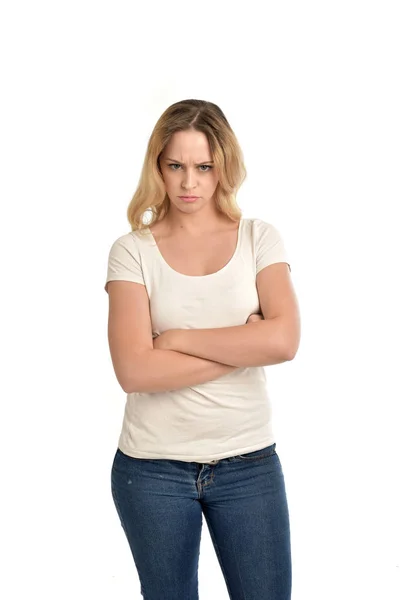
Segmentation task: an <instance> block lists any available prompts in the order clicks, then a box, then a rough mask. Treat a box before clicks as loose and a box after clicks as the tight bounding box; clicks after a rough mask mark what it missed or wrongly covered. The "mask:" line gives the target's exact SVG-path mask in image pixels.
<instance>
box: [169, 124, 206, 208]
mask: <svg viewBox="0 0 400 600" xmlns="http://www.w3.org/2000/svg"><path fill="white" fill-rule="evenodd" d="M160 168H161V172H162V176H163V179H164V184H165V191H166V193H167V194H168V197H169V199H170V201H171V204H173V205H174V206H175V207H176V208H177V209H178V210H180V211H183V212H186V213H187V212H197V211H198V210H201V209H202V208H204V207H205V206H207V205H208V206H209V205H210V203H212V202H213V194H214V192H215V189H216V187H217V184H218V175H217V172H216V171H217V169H216V167H215V166H214V164H213V162H212V155H211V151H210V146H209V143H208V140H207V137H206V135H205V134H204V133H203V132H201V131H193V130H188V131H178V132H176V133H174V134H173V135H172V137H171V139H170V141H169V143H168V144H167V146H166V147H165V149H164V151H163V152H162V154H161V156H160Z"/></svg>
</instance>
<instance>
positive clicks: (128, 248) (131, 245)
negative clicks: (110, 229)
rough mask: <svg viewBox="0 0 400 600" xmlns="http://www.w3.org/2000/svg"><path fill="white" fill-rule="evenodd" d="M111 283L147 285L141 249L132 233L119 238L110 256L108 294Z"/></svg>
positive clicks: (113, 245)
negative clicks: (131, 282) (121, 282)
mask: <svg viewBox="0 0 400 600" xmlns="http://www.w3.org/2000/svg"><path fill="white" fill-rule="evenodd" d="M109 281H133V282H134V283H141V284H143V285H145V282H144V279H143V271H142V266H141V259H140V254H139V249H138V247H137V244H136V241H135V239H134V237H133V235H132V234H131V233H127V234H125V235H123V236H121V237H119V238H118V239H117V240H115V242H114V243H113V244H112V246H111V249H110V252H109V255H108V268H107V279H106V283H105V286H104V289H105V291H106V292H108V290H107V284H108V282H109Z"/></svg>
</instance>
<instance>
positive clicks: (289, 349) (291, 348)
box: [284, 340, 299, 361]
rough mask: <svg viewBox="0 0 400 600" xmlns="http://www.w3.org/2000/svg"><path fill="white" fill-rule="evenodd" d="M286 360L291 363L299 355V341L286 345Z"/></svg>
mask: <svg viewBox="0 0 400 600" xmlns="http://www.w3.org/2000/svg"><path fill="white" fill-rule="evenodd" d="M284 348H285V351H284V360H285V361H290V360H293V359H294V358H295V356H296V354H297V350H298V349H299V340H295V341H294V342H293V343H291V344H288V343H286V344H285V345H284Z"/></svg>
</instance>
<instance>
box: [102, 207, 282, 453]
mask: <svg viewBox="0 0 400 600" xmlns="http://www.w3.org/2000/svg"><path fill="white" fill-rule="evenodd" d="M147 231H148V228H147ZM278 262H286V263H287V264H288V265H289V261H288V257H287V253H286V250H285V247H284V243H283V240H282V237H281V235H280V233H279V231H278V230H277V229H276V228H275V227H274V226H273V225H271V224H269V223H266V222H265V221H262V220H261V219H244V218H242V219H241V221H240V226H239V234H238V242H237V246H236V250H235V253H234V255H233V257H232V258H231V260H230V261H229V262H228V263H227V264H226V265H225V266H224V267H223V268H222V269H220V270H219V271H217V272H216V273H212V274H210V275H204V276H189V275H183V274H182V273H178V272H177V271H175V270H174V269H173V268H172V267H170V266H169V265H168V264H167V262H166V261H165V260H164V258H163V256H162V254H161V252H160V250H159V248H158V246H157V244H156V243H155V240H154V237H153V236H152V235H151V234H150V235H149V234H145V235H141V234H140V233H138V232H137V231H134V232H129V233H127V234H125V235H122V236H121V237H119V238H118V239H117V240H116V241H115V242H114V243H113V245H112V246H111V250H110V253H109V259H108V272H107V280H106V287H107V282H108V281H112V280H123V281H134V282H136V283H140V284H143V285H145V286H146V289H147V293H148V296H149V300H150V311H151V321H152V327H153V337H154V336H156V335H160V334H161V333H162V332H164V331H166V330H168V329H208V328H215V327H231V326H235V325H244V324H245V323H246V321H247V319H248V317H249V315H250V314H252V313H257V312H260V304H259V299H258V294H257V288H256V275H257V273H259V272H260V271H261V269H263V268H264V267H266V266H268V265H270V264H272V263H278ZM289 268H290V265H289ZM132 343H134V340H132ZM274 442H275V439H274V434H273V430H272V423H271V403H270V399H269V396H268V392H267V387H266V376H265V369H264V367H247V368H239V369H236V370H235V371H233V372H232V373H229V374H227V375H224V376H222V377H219V378H218V379H215V380H213V381H209V382H207V383H202V384H200V385H193V386H190V387H185V388H182V389H179V390H174V391H165V392H157V393H136V392H135V393H131V394H127V399H126V404H125V413H124V418H123V424H122V431H121V434H120V438H119V442H118V447H119V448H120V450H122V452H124V453H125V454H127V455H128V456H132V457H135V458H148V459H172V460H180V461H185V462H192V461H194V462H210V461H213V460H218V459H222V458H226V457H228V456H236V455H238V454H245V453H247V452H252V451H255V450H260V449H261V448H264V447H265V446H269V445H271V444H273V443H274Z"/></svg>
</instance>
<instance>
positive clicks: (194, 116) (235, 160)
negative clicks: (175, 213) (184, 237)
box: [127, 100, 247, 233]
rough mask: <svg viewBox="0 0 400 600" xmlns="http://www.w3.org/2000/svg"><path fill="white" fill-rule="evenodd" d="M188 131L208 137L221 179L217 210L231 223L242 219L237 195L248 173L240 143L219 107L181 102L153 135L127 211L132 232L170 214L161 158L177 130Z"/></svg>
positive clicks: (169, 110)
mask: <svg viewBox="0 0 400 600" xmlns="http://www.w3.org/2000/svg"><path fill="white" fill-rule="evenodd" d="M188 130H195V131H201V132H202V133H204V134H205V135H206V136H207V139H208V143H209V145H210V151H211V155H212V160H213V161H214V163H215V168H216V169H217V174H218V179H219V181H218V184H217V187H216V189H215V192H214V199H215V203H216V207H217V209H218V210H219V211H220V212H221V213H224V214H225V215H226V216H227V217H228V218H230V219H231V220H232V221H239V220H240V219H241V217H242V211H241V209H240V208H239V206H238V204H237V202H236V194H237V191H238V189H239V188H240V186H241V185H242V183H243V181H244V180H245V178H246V176H247V172H246V168H245V165H244V161H243V153H242V150H241V148H240V146H239V143H238V140H237V138H236V136H235V134H234V132H233V130H232V128H231V126H230V125H229V123H228V120H227V119H226V117H225V115H224V113H223V112H222V110H221V109H220V108H219V107H218V106H217V105H216V104H213V103H212V102H207V101H206V100H182V101H180V102H175V103H174V104H172V105H171V106H170V107H169V108H167V109H166V110H165V111H164V112H163V114H162V115H161V117H160V118H159V119H158V121H157V123H156V125H155V127H154V129H153V132H152V134H151V136H150V139H149V142H148V145H147V151H146V155H145V158H144V163H143V167H142V172H141V175H140V179H139V184H138V187H137V189H136V191H135V193H134V195H133V197H132V200H131V201H130V203H129V206H128V210H127V217H128V221H129V223H130V224H131V227H132V231H138V232H140V233H144V230H145V229H146V228H149V227H151V226H152V225H154V224H155V223H156V222H157V221H159V220H161V219H162V218H163V217H165V215H166V214H167V213H168V210H169V208H170V200H169V198H168V195H167V193H166V191H165V186H164V181H163V179H162V174H161V168H160V163H159V158H160V154H161V153H162V152H163V150H164V148H165V147H166V145H167V144H168V142H169V140H170V139H171V136H172V135H173V134H174V133H175V132H176V131H188ZM146 213H150V219H148V220H147V221H146V222H145V221H144V219H143V217H144V215H145V214H146Z"/></svg>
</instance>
